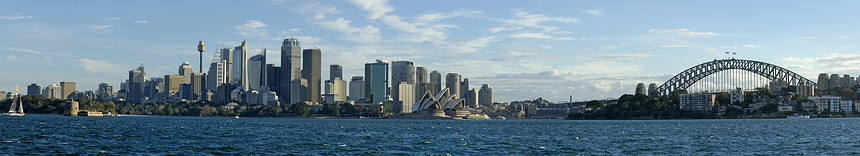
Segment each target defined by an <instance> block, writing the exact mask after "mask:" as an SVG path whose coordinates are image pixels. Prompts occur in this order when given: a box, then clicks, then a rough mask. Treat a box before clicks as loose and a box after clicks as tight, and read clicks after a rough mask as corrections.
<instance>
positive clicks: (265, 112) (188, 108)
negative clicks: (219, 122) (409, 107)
mask: <svg viewBox="0 0 860 156" xmlns="http://www.w3.org/2000/svg"><path fill="white" fill-rule="evenodd" d="M21 99H22V100H23V102H24V112H25V113H32V114H65V113H67V112H68V111H69V108H70V107H69V103H68V102H69V101H70V100H59V99H46V98H44V97H41V96H30V95H24V96H22V97H21ZM75 101H77V102H78V103H79V108H80V109H81V110H92V111H101V112H111V113H115V114H128V115H165V116H226V117H232V116H248V117H287V116H327V117H380V116H381V115H382V114H381V111H380V110H381V108H380V107H379V106H370V105H352V104H324V105H321V106H316V108H315V107H314V106H309V105H307V104H304V103H298V104H293V105H288V106H269V105H247V104H239V105H237V106H235V107H233V108H227V107H223V106H213V105H210V104H211V103H209V102H203V101H198V102H178V103H156V104H135V103H131V102H127V101H123V102H116V103H115V102H114V101H110V100H105V101H95V100H75ZM11 103H12V100H4V101H2V102H0V111H2V112H5V111H8V108H10V106H11Z"/></svg>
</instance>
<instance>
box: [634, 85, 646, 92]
mask: <svg viewBox="0 0 860 156" xmlns="http://www.w3.org/2000/svg"><path fill="white" fill-rule="evenodd" d="M635 93H636V94H642V95H647V93H645V83H639V84H636V92H635Z"/></svg>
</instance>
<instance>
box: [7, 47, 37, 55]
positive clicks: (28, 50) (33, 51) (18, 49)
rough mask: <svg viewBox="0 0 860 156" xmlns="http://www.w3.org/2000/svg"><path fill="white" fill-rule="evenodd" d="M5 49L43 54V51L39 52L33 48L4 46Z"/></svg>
mask: <svg viewBox="0 0 860 156" xmlns="http://www.w3.org/2000/svg"><path fill="white" fill-rule="evenodd" d="M3 49H6V50H11V51H18V52H25V53H31V54H36V55H42V52H38V51H35V50H31V49H24V48H15V47H3Z"/></svg>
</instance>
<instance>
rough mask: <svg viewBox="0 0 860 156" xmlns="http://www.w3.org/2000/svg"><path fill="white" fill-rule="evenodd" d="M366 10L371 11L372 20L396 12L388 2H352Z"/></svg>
mask: <svg viewBox="0 0 860 156" xmlns="http://www.w3.org/2000/svg"><path fill="white" fill-rule="evenodd" d="M350 1H352V3H355V4H356V5H358V6H361V7H362V8H363V9H364V10H367V11H370V16H369V18H370V19H378V18H379V17H382V15H384V14H385V13H388V12H391V11H394V7H391V6H389V5H388V1H386V0H350Z"/></svg>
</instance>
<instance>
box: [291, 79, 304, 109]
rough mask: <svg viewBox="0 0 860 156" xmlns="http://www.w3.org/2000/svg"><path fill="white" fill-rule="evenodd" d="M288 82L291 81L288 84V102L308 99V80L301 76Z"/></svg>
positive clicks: (293, 102)
mask: <svg viewBox="0 0 860 156" xmlns="http://www.w3.org/2000/svg"><path fill="white" fill-rule="evenodd" d="M290 83H292V84H290V104H295V103H299V102H305V101H308V100H307V97H308V95H307V93H308V92H307V90H308V81H307V80H305V79H303V78H297V79H293V81H292V82H290Z"/></svg>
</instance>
